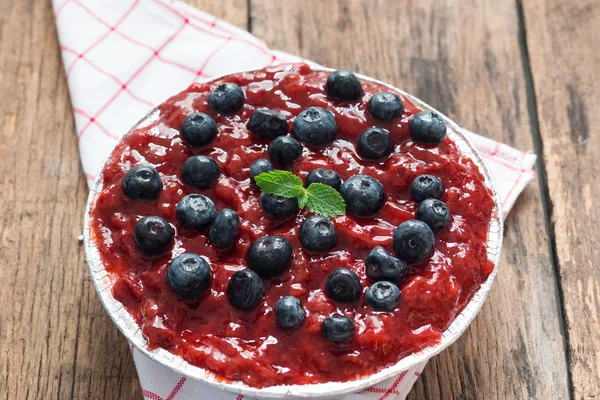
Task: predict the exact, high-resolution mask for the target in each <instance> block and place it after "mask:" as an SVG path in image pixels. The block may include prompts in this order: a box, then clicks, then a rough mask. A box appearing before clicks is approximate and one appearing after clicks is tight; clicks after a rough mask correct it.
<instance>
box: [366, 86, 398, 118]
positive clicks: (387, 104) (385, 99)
mask: <svg viewBox="0 0 600 400" xmlns="http://www.w3.org/2000/svg"><path fill="white" fill-rule="evenodd" d="M403 109H404V106H403V105H402V100H401V99H400V96H398V95H397V94H396V93H391V92H379V93H376V94H375V95H374V96H373V97H371V100H369V111H371V114H373V116H374V117H375V118H377V119H380V120H382V121H389V120H391V119H394V118H396V117H397V116H399V115H400V114H402V110H403Z"/></svg>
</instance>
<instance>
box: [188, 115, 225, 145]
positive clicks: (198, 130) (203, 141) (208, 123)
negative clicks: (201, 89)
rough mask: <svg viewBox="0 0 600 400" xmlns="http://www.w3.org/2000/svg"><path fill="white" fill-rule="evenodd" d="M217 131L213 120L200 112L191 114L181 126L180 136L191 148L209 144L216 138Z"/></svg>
mask: <svg viewBox="0 0 600 400" xmlns="http://www.w3.org/2000/svg"><path fill="white" fill-rule="evenodd" d="M218 131H219V130H218V129H217V123H216V122H215V120H214V119H213V118H212V117H211V116H210V115H208V114H204V113H201V112H194V113H191V114H190V115H188V116H187V117H186V118H185V119H184V120H183V123H182V124H181V136H182V137H183V140H185V141H186V142H187V143H188V144H191V145H192V146H204V145H207V144H209V143H210V142H211V141H212V140H213V139H214V138H215V136H217V133H218Z"/></svg>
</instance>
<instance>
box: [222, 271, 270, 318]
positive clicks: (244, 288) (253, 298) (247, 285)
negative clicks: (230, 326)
mask: <svg viewBox="0 0 600 400" xmlns="http://www.w3.org/2000/svg"><path fill="white" fill-rule="evenodd" d="M262 295H263V283H262V280H261V279H260V276H258V274H257V273H256V272H254V271H251V270H249V269H243V270H241V271H237V272H236V273H235V274H233V276H232V277H231V279H230V280H229V284H228V285H227V300H229V304H231V305H232V306H233V307H234V308H236V309H238V310H242V311H243V310H250V309H252V308H254V307H256V306H257V305H258V303H260V299H261V298H262Z"/></svg>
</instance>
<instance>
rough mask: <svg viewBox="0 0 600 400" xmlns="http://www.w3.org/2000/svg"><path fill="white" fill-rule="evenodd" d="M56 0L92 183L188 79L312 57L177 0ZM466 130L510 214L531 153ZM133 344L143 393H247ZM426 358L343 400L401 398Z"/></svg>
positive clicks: (527, 175) (236, 399) (172, 397)
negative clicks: (195, 376) (191, 373)
mask: <svg viewBox="0 0 600 400" xmlns="http://www.w3.org/2000/svg"><path fill="white" fill-rule="evenodd" d="M53 7H54V12H55V18H56V25H57V30H58V37H59V42H60V49H61V52H62V58H63V64H64V67H65V71H66V75H67V81H68V85H69V92H70V95H71V101H72V104H73V110H74V115H75V125H76V129H77V135H78V138H79V149H80V155H81V163H82V165H83V170H84V173H85V177H86V179H87V182H88V184H89V185H91V183H92V182H93V180H94V178H95V174H96V173H97V172H98V169H99V168H100V166H101V165H102V162H103V161H104V159H105V158H106V156H107V155H108V153H109V152H110V151H111V149H112V148H113V147H114V145H115V144H116V142H117V140H118V139H119V137H120V136H121V135H122V134H124V133H125V132H127V131H128V129H129V128H130V127H131V126H132V125H133V124H134V123H135V122H136V121H137V120H139V119H140V118H141V117H142V116H144V115H145V114H146V113H147V111H148V110H149V109H150V108H151V107H152V106H153V105H155V104H159V103H160V102H162V101H164V100H165V99H166V98H168V97H169V96H171V95H173V94H175V93H177V92H179V91H181V90H183V89H185V88H186V87H188V86H189V85H190V84H191V83H193V82H198V81H202V80H206V79H209V78H211V77H215V76H220V75H224V74H228V73H233V72H236V71H240V70H250V69H257V68H262V67H265V66H268V65H274V64H278V63H284V62H300V61H302V62H309V63H311V62H310V61H309V60H305V59H302V58H300V57H297V56H294V55H290V54H287V53H283V52H280V51H276V50H272V49H269V48H268V47H267V46H266V45H265V43H264V42H262V41H261V40H259V39H258V38H256V37H254V36H253V35H251V34H250V33H248V32H247V31H245V30H242V29H239V28H237V27H235V26H233V25H231V24H229V23H227V22H225V21H222V20H220V19H218V18H216V17H214V16H212V15H210V14H206V13H204V12H202V11H199V10H197V9H195V8H193V7H191V6H189V5H187V4H185V3H182V2H180V1H173V0H53ZM465 133H466V134H467V136H468V137H469V139H471V141H472V142H473V143H474V144H475V146H476V147H477V148H478V149H479V151H480V152H481V154H482V156H483V157H484V159H485V160H486V162H487V164H488V166H489V168H490V171H491V173H492V175H493V176H494V178H495V179H496V182H497V184H498V191H499V193H500V196H501V199H502V200H503V203H502V204H503V212H504V214H507V213H508V211H509V210H510V208H511V207H512V206H513V204H514V202H515V200H516V199H517V197H518V195H519V194H520V193H521V191H522V190H523V189H524V187H525V186H526V185H527V183H528V182H529V181H530V180H531V179H533V176H534V173H533V171H532V168H533V165H534V163H535V155H533V154H530V153H523V152H521V151H518V150H516V149H514V148H512V147H510V146H507V145H505V144H502V143H499V142H495V141H493V140H490V139H487V138H484V137H482V136H479V135H477V134H475V133H472V132H468V131H465ZM132 353H133V358H134V361H135V365H136V368H137V372H138V376H139V379H140V383H141V386H142V389H143V394H144V396H145V397H146V398H147V399H151V400H166V399H168V400H192V399H194V400H199V399H207V400H241V399H244V396H241V395H235V394H231V393H228V392H223V391H218V390H216V389H214V388H212V387H210V386H207V385H205V384H202V383H200V382H196V381H192V380H189V379H186V378H185V377H182V376H179V375H177V374H175V373H173V372H171V371H170V370H168V369H167V368H164V367H162V366H161V365H159V364H157V363H156V362H154V361H153V360H151V359H149V358H148V357H146V356H145V355H144V354H142V353H141V352H139V351H135V350H134V349H133V347H132ZM424 366H425V363H422V364H421V365H418V366H416V367H414V368H412V369H411V370H409V371H405V372H403V373H402V374H400V375H399V376H398V377H395V378H393V379H390V380H388V381H386V382H382V383H380V384H378V385H376V386H374V387H372V388H369V389H367V390H365V391H363V392H361V393H358V394H353V395H348V396H345V397H344V399H343V400H371V399H373V400H384V399H386V400H402V399H404V398H405V397H406V395H407V394H408V392H409V391H410V389H411V388H412V386H413V384H414V382H415V381H416V380H417V378H418V376H419V375H420V373H421V371H422V370H423V368H424ZM245 399H246V400H251V399H248V398H245Z"/></svg>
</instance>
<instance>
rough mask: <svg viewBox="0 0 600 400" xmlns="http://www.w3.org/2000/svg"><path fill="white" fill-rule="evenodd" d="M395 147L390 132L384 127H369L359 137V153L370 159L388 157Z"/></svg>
mask: <svg viewBox="0 0 600 400" xmlns="http://www.w3.org/2000/svg"><path fill="white" fill-rule="evenodd" d="M393 149H394V143H392V138H391V137H390V133H389V132H388V131H387V130H385V129H383V128H369V129H367V130H366V131H364V132H363V134H362V135H360V137H359V138H358V146H357V150H358V154H360V155H361V156H363V157H364V158H366V159H368V160H379V159H380V158H383V157H387V156H389V155H390V153H391V152H392V150H393Z"/></svg>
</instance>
